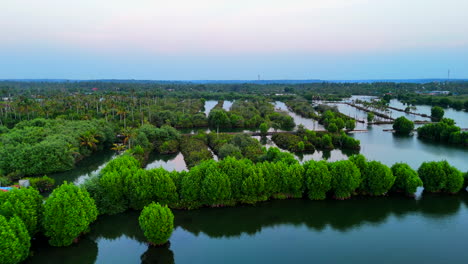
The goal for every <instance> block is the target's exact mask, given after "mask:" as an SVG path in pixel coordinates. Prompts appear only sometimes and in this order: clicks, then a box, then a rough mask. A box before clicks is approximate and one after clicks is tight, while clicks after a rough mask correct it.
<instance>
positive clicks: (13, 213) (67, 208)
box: [0, 183, 97, 263]
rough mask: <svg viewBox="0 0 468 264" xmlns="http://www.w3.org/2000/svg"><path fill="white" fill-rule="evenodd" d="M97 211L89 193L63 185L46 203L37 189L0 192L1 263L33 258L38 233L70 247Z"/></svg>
mask: <svg viewBox="0 0 468 264" xmlns="http://www.w3.org/2000/svg"><path fill="white" fill-rule="evenodd" d="M96 217H97V209H96V206H95V204H94V201H93V200H92V199H91V198H90V196H89V194H88V192H87V191H86V190H84V189H81V188H79V187H77V186H75V185H72V184H67V183H65V184H63V185H62V186H60V187H59V188H57V189H55V190H54V191H53V192H52V194H51V196H50V197H49V198H48V199H47V200H46V201H45V203H44V202H43V197H42V196H41V195H40V194H39V192H38V191H37V190H36V189H35V188H32V187H30V188H21V189H13V190H11V191H8V192H0V226H1V227H2V230H1V232H0V262H1V263H19V262H21V261H23V260H25V259H26V258H27V257H28V256H29V251H30V246H31V239H32V238H33V237H35V236H36V235H37V234H38V233H43V234H44V235H46V236H47V237H48V238H49V243H50V244H51V245H53V246H68V245H70V244H72V243H73V242H74V241H76V239H77V238H78V237H79V236H80V235H81V234H82V233H84V232H86V231H87V230H88V227H89V224H90V223H91V222H93V221H94V220H96Z"/></svg>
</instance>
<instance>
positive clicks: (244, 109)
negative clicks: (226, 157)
mask: <svg viewBox="0 0 468 264" xmlns="http://www.w3.org/2000/svg"><path fill="white" fill-rule="evenodd" d="M208 123H209V125H210V127H213V128H216V129H219V128H231V127H238V128H239V127H240V128H242V127H247V128H258V127H259V126H260V124H262V123H267V124H270V126H271V127H275V128H281V129H292V128H294V126H295V123H294V119H293V118H292V117H290V116H289V115H288V114H287V113H283V112H276V111H275V109H274V107H273V105H272V104H271V103H270V102H268V101H267V100H265V99H263V100H260V99H258V100H249V101H243V100H236V101H235V102H234V103H233V105H232V106H231V110H230V111H225V110H224V109H222V108H213V109H212V110H211V111H210V114H209V115H208Z"/></svg>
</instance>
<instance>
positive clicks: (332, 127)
mask: <svg viewBox="0 0 468 264" xmlns="http://www.w3.org/2000/svg"><path fill="white" fill-rule="evenodd" d="M327 130H328V132H330V133H336V132H337V131H338V127H337V126H336V124H335V123H331V124H330V125H328V127H327Z"/></svg>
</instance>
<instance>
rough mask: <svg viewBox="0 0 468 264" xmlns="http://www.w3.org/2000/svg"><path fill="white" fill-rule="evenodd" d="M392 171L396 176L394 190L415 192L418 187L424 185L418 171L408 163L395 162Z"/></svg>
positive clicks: (407, 192)
mask: <svg viewBox="0 0 468 264" xmlns="http://www.w3.org/2000/svg"><path fill="white" fill-rule="evenodd" d="M391 169H392V173H393V175H394V176H395V183H394V184H393V187H392V190H393V191H397V192H405V193H406V194H410V195H411V194H413V193H415V192H416V189H417V188H418V187H420V186H422V185H423V182H422V181H421V179H420V178H419V176H418V173H417V172H416V171H415V170H413V169H412V168H411V167H410V166H409V165H408V164H406V163H395V164H393V166H392V168H391Z"/></svg>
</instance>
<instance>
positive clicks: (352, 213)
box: [27, 193, 468, 264]
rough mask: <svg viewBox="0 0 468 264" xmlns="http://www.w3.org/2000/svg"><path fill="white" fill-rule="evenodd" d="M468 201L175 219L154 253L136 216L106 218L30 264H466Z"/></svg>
mask: <svg viewBox="0 0 468 264" xmlns="http://www.w3.org/2000/svg"><path fill="white" fill-rule="evenodd" d="M467 203H468V195H467V194H466V193H463V194H461V195H456V196H449V195H447V196H436V195H423V196H422V198H421V199H418V200H416V199H412V198H405V197H381V198H354V199H351V200H347V201H333V200H327V201H309V200H305V199H304V200H302V199H297V200H283V201H272V202H267V203H262V204H258V205H257V206H242V207H236V208H213V209H212V208H205V209H200V210H194V211H174V215H175V231H174V233H173V234H172V236H171V238H170V246H167V247H163V248H152V247H148V246H147V245H146V243H145V239H144V236H143V234H142V232H141V230H140V229H139V227H138V212H133V211H132V212H127V213H124V214H120V215H115V216H104V217H101V218H99V220H98V221H97V222H96V223H94V224H93V225H92V226H91V232H90V233H89V234H88V235H86V236H85V237H84V238H83V239H82V240H81V241H80V243H78V244H77V245H74V246H71V247H67V248H54V247H50V246H47V243H45V242H44V241H41V240H40V239H39V241H37V243H35V245H34V247H33V250H34V257H32V258H30V259H29V260H28V261H27V263H51V264H53V263H80V264H86V263H182V264H183V263H311V262H315V263H415V262H418V263H451V262H452V263H455V262H458V263H463V262H464V261H466V259H467V258H468V251H467V250H466V246H465V241H466V239H467V238H468V221H466V220H467V219H468V210H467Z"/></svg>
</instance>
